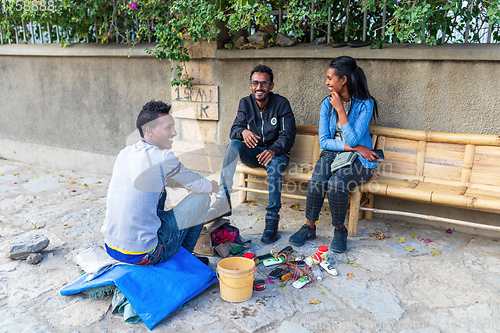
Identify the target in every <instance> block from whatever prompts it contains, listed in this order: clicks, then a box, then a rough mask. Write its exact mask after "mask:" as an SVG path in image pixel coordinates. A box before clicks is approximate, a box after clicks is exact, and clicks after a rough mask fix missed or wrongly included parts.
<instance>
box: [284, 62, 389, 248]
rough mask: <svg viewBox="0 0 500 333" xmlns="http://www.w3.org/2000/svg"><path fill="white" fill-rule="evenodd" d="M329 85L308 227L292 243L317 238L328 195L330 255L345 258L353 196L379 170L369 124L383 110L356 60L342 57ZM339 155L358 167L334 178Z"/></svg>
mask: <svg viewBox="0 0 500 333" xmlns="http://www.w3.org/2000/svg"><path fill="white" fill-rule="evenodd" d="M326 85H327V87H328V89H329V91H330V96H328V97H326V98H325V99H324V100H323V102H322V104H321V114H320V120H319V143H320V146H321V149H323V151H322V152H321V154H320V156H319V160H318V161H317V162H316V165H315V167H314V171H313V174H312V177H311V180H310V181H309V184H308V186H307V199H306V219H307V221H306V224H304V225H303V226H302V228H301V229H300V230H299V231H297V232H296V233H295V234H293V235H292V236H291V237H290V239H289V242H290V243H291V244H294V245H297V246H302V245H303V244H304V243H305V241H306V240H308V239H314V238H315V237H316V225H315V221H317V220H318V218H319V213H320V211H321V207H322V206H323V201H324V198H325V194H326V195H328V202H329V204H330V211H331V214H332V225H333V226H334V227H335V231H334V236H333V241H332V244H331V247H330V249H331V250H332V251H334V252H339V253H341V252H345V250H346V242H347V229H346V227H345V226H344V220H345V217H346V214H347V205H348V193H349V190H351V189H353V188H354V187H356V186H358V185H360V184H362V183H364V182H367V181H368V180H369V179H370V178H371V177H372V173H373V168H375V167H376V166H377V160H376V159H377V158H379V156H378V155H377V154H376V153H375V152H374V151H373V150H372V149H373V147H372V141H371V138H370V131H369V123H370V120H371V118H372V116H373V115H375V116H377V110H378V108H377V102H376V101H375V99H374V98H373V97H372V96H371V95H370V92H369V91H368V84H367V82H366V76H365V73H364V72H363V70H362V69H361V68H360V67H358V65H357V64H356V60H354V59H353V58H351V57H347V56H342V57H338V58H335V59H334V60H333V61H332V62H331V63H330V66H329V67H328V70H327V71H326ZM340 153H343V154H344V155H345V154H354V155H353V156H352V157H353V158H354V161H353V162H352V164H350V165H346V166H344V167H341V168H340V169H337V170H335V171H334V172H333V173H332V171H331V164H332V162H333V161H334V160H335V157H337V155H339V154H340Z"/></svg>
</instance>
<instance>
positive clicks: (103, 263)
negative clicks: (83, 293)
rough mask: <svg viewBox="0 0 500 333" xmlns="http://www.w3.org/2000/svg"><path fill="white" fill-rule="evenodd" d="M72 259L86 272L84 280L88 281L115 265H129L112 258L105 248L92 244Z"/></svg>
mask: <svg viewBox="0 0 500 333" xmlns="http://www.w3.org/2000/svg"><path fill="white" fill-rule="evenodd" d="M73 261H74V262H75V263H76V264H77V265H78V266H80V267H81V269H83V270H84V271H85V273H88V276H87V278H86V279H85V281H90V280H92V279H94V278H96V277H98V276H99V275H101V274H103V273H104V272H106V271H108V270H109V269H111V268H113V267H115V266H116V265H130V264H129V263H126V262H121V261H118V260H116V259H113V258H112V257H111V256H110V255H109V254H108V253H107V252H106V250H105V249H104V248H103V247H102V246H99V245H96V246H92V247H91V248H88V249H86V250H85V251H82V252H80V253H79V254H77V255H76V256H75V257H74V259H73Z"/></svg>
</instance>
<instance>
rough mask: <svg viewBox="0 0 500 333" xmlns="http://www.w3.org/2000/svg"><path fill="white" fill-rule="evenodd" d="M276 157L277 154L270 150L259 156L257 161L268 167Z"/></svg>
mask: <svg viewBox="0 0 500 333" xmlns="http://www.w3.org/2000/svg"><path fill="white" fill-rule="evenodd" d="M275 156H276V153H275V152H274V151H272V150H270V149H268V150H264V151H263V152H262V153H260V154H259V155H257V161H259V164H260V165H263V166H267V165H268V164H269V163H270V162H271V161H272V160H273V158H274V157H275Z"/></svg>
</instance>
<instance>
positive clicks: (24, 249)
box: [6, 235, 50, 259]
mask: <svg viewBox="0 0 500 333" xmlns="http://www.w3.org/2000/svg"><path fill="white" fill-rule="evenodd" d="M49 242H50V241H49V239H48V238H47V237H45V236H42V235H31V236H28V237H27V238H23V239H20V240H18V241H16V242H13V243H11V244H10V245H9V248H8V250H7V254H6V256H7V257H9V258H11V259H26V258H28V256H29V255H30V253H36V252H40V251H42V250H43V249H45V248H46V247H47V246H48V245H49Z"/></svg>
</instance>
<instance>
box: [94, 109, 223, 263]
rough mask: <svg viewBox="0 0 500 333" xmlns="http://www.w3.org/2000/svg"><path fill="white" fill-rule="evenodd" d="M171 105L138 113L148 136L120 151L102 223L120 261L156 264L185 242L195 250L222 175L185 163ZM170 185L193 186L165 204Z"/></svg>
mask: <svg viewBox="0 0 500 333" xmlns="http://www.w3.org/2000/svg"><path fill="white" fill-rule="evenodd" d="M170 108H171V107H170V105H168V104H166V103H163V102H161V101H150V102H148V103H146V104H145V105H144V106H143V108H142V110H141V112H140V113H139V116H138V118H137V123H136V125H137V129H138V130H139V133H140V134H141V137H142V138H143V140H142V141H139V142H137V143H136V144H134V145H131V146H127V147H125V148H124V149H122V150H121V151H120V153H119V154H118V156H117V158H116V161H115V165H114V168H113V175H112V177H111V181H110V184H109V188H108V196H107V201H106V218H105V220H104V224H103V226H102V229H101V231H102V233H103V234H104V241H105V247H106V251H107V252H108V254H109V255H110V256H111V257H113V258H115V259H117V260H120V261H124V262H128V263H133V264H141V265H153V264H156V263H158V262H161V261H166V260H168V259H169V258H170V257H171V256H173V255H174V254H175V253H176V252H177V251H178V250H179V248H180V247H181V246H183V247H184V248H185V249H186V250H188V251H189V252H192V251H193V249H194V246H195V245H196V242H197V240H198V237H199V235H200V232H201V229H202V228H203V223H204V221H205V220H206V215H207V210H208V208H209V205H210V195H209V194H210V193H215V192H218V191H219V185H218V184H217V182H216V181H214V180H212V181H210V180H208V179H206V178H204V177H203V176H201V175H200V174H198V173H196V172H193V171H191V170H188V169H187V168H185V167H184V166H183V165H182V163H181V162H179V159H178V158H177V157H176V156H175V155H174V154H173V153H172V152H170V151H169V149H170V148H172V139H173V138H174V137H175V136H176V135H177V132H176V131H175V128H174V125H175V122H174V119H173V117H172V116H171V115H170ZM165 187H184V188H186V189H188V190H189V191H191V193H190V194H189V195H187V196H186V197H185V198H184V199H183V200H182V201H181V202H180V203H179V204H178V205H176V206H175V207H174V208H173V209H169V210H165V207H164V206H165V200H166V197H167V194H166V191H165Z"/></svg>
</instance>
